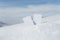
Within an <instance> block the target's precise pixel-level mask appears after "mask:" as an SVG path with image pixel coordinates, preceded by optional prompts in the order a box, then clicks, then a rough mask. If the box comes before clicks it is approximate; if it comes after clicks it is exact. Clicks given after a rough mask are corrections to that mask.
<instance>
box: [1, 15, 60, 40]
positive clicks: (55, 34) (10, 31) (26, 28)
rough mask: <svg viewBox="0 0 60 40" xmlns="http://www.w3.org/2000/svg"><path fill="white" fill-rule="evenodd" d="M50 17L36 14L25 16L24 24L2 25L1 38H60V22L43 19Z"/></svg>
mask: <svg viewBox="0 0 60 40" xmlns="http://www.w3.org/2000/svg"><path fill="white" fill-rule="evenodd" d="M48 18H49V17H48ZM48 18H42V15H40V14H34V15H33V16H27V17H24V18H23V21H24V23H22V24H16V25H12V26H9V27H2V28H0V40H60V23H52V21H50V22H49V21H48V20H45V21H44V20H42V19H48ZM50 20H51V19H50ZM42 21H44V22H45V23H42ZM46 21H47V22H46ZM34 23H36V25H34Z"/></svg>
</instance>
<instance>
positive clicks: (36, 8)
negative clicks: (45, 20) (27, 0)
mask: <svg viewBox="0 0 60 40" xmlns="http://www.w3.org/2000/svg"><path fill="white" fill-rule="evenodd" d="M34 13H40V14H42V15H54V14H60V5H51V4H46V5H28V6H26V7H19V6H18V7H1V8H0V20H1V21H6V22H7V21H8V23H9V22H11V21H12V22H17V23H18V22H19V20H20V17H23V16H26V15H31V14H34ZM14 20H15V21H14ZM17 20H18V21H17Z"/></svg>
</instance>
